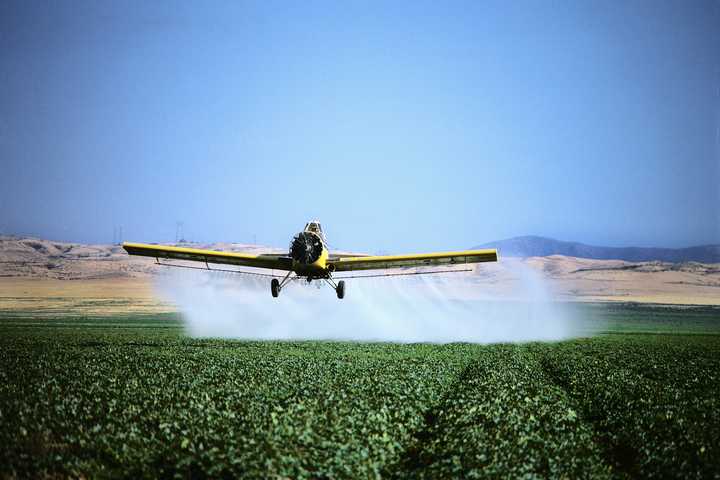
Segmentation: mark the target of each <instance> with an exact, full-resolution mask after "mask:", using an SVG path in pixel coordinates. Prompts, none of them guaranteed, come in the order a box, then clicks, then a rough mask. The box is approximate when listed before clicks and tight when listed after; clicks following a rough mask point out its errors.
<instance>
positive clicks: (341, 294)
mask: <svg viewBox="0 0 720 480" xmlns="http://www.w3.org/2000/svg"><path fill="white" fill-rule="evenodd" d="M335 293H337V297H338V298H345V280H340V281H339V282H338V286H337V288H336V289H335Z"/></svg>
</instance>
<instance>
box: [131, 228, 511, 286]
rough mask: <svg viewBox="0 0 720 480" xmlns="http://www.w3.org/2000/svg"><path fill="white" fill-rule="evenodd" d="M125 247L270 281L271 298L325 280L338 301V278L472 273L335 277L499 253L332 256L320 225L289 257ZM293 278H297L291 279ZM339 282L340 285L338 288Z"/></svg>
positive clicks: (493, 257) (491, 258)
mask: <svg viewBox="0 0 720 480" xmlns="http://www.w3.org/2000/svg"><path fill="white" fill-rule="evenodd" d="M123 248H124V249H125V251H126V252H127V253H128V254H130V255H141V256H144V257H153V258H155V260H156V261H157V263H159V264H161V265H167V266H171V267H185V268H201V269H207V270H214V271H228V272H233V273H245V274H250V275H260V276H265V277H272V280H271V281H270V292H271V293H272V296H273V297H277V296H278V295H279V294H280V291H281V290H282V289H283V287H285V285H287V283H288V282H290V281H292V280H299V279H305V280H307V282H308V283H309V282H312V281H313V280H324V281H325V282H327V283H328V284H329V285H330V286H331V287H333V289H334V290H335V292H336V293H337V297H338V298H344V297H345V281H344V280H340V278H363V277H378V276H383V277H385V276H395V275H422V274H429V273H447V272H467V271H470V270H471V269H463V270H455V269H453V270H431V271H414V272H405V273H395V274H392V273H391V274H388V273H384V274H380V275H359V276H344V277H333V274H334V273H335V272H352V271H356V270H377V269H388V268H409V267H437V266H457V265H467V264H470V263H480V262H497V261H498V253H497V250H496V249H494V248H489V249H485V250H461V251H457V252H436V253H419V254H410V255H372V256H371V255H347V254H331V253H330V251H329V250H328V246H327V242H326V240H325V234H324V233H323V230H322V227H321V226H320V222H318V221H317V220H313V221H311V222H308V223H307V224H306V225H305V228H304V229H303V231H302V232H300V233H298V234H297V235H295V236H294V237H293V239H292V241H291V242H290V250H289V252H288V254H287V255H271V254H260V255H252V254H247V253H234V252H220V251H214V250H203V249H199V248H185V247H169V246H164V245H149V244H145V243H128V242H125V243H123ZM169 259H172V260H191V261H196V262H202V263H204V264H205V268H202V267H189V266H186V265H176V264H169V263H166V262H161V260H169ZM211 263H212V264H224V265H237V266H241V267H256V268H265V269H271V270H282V271H287V274H286V275H285V276H284V277H283V276H276V275H274V274H261V273H254V272H243V271H238V270H221V269H211V268H210V265H209V264H211ZM293 273H294V274H295V276H294V277H291V275H292V274H293ZM279 279H282V280H279ZM335 280H339V281H338V282H337V283H336V282H335Z"/></svg>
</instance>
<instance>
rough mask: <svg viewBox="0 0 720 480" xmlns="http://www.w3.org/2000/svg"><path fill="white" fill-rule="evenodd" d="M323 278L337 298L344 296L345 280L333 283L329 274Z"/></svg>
mask: <svg viewBox="0 0 720 480" xmlns="http://www.w3.org/2000/svg"><path fill="white" fill-rule="evenodd" d="M323 280H325V281H326V282H327V284H328V285H330V286H331V287H332V288H333V290H335V293H336V294H337V297H338V298H345V280H340V281H339V282H338V283H335V282H333V279H332V277H330V276H328V277H327V278H324V279H323Z"/></svg>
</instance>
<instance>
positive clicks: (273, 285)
mask: <svg viewBox="0 0 720 480" xmlns="http://www.w3.org/2000/svg"><path fill="white" fill-rule="evenodd" d="M292 273H293V272H292V270H291V271H289V272H288V274H287V275H285V278H283V279H282V282H280V281H278V279H277V278H273V279H272V280H270V293H272V296H273V297H274V298H277V296H278V295H280V290H282V289H283V287H284V286H285V284H286V283H288V282H289V281H290V275H292Z"/></svg>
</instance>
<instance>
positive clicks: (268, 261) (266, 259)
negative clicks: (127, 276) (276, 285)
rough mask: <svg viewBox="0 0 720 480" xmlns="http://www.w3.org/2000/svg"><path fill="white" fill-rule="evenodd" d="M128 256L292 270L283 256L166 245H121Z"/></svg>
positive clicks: (287, 258) (290, 264) (288, 259)
mask: <svg viewBox="0 0 720 480" xmlns="http://www.w3.org/2000/svg"><path fill="white" fill-rule="evenodd" d="M122 246H123V248H124V249H125V251H126V252H127V253H128V254H130V255H141V256H143V257H152V258H155V259H157V260H158V261H160V260H161V259H162V260H164V259H173V260H190V261H195V262H203V263H205V264H208V263H218V264H223V265H239V266H243V267H257V268H271V269H274V270H292V259H291V258H290V257H287V256H283V255H268V254H261V255H253V254H248V253H235V252H216V251H215V250H203V249H200V248H185V247H169V246H166V245H148V244H146V243H127V242H125V243H123V245H122Z"/></svg>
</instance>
